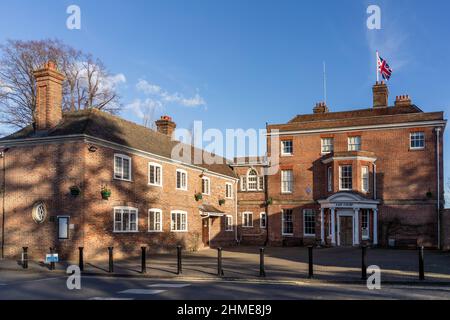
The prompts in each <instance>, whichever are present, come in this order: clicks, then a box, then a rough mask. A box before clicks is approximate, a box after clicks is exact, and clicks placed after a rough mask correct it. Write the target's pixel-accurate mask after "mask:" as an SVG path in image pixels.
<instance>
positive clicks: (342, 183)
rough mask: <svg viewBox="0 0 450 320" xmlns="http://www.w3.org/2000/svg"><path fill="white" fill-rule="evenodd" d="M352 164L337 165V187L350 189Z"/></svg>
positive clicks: (351, 186)
mask: <svg viewBox="0 0 450 320" xmlns="http://www.w3.org/2000/svg"><path fill="white" fill-rule="evenodd" d="M352 179H353V176H352V166H351V165H345V166H339V189H340V190H352V188H353V180H352Z"/></svg>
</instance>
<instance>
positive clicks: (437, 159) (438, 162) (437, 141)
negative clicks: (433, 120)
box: [435, 128, 441, 250]
mask: <svg viewBox="0 0 450 320" xmlns="http://www.w3.org/2000/svg"><path fill="white" fill-rule="evenodd" d="M435 130H436V163H437V229H438V230H437V235H438V249H439V250H440V249H441V214H440V211H441V164H440V160H441V157H440V143H439V138H440V133H441V128H436V129H435Z"/></svg>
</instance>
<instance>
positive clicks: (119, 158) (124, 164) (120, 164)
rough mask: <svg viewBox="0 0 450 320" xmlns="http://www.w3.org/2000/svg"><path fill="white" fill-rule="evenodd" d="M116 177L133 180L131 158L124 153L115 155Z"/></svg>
mask: <svg viewBox="0 0 450 320" xmlns="http://www.w3.org/2000/svg"><path fill="white" fill-rule="evenodd" d="M114 178H115V179H120V180H127V181H130V180H131V158H130V157H129V156H126V155H123V154H115V155H114Z"/></svg>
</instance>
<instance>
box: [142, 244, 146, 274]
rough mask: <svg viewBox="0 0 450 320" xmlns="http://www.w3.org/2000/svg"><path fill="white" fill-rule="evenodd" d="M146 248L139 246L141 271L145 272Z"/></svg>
mask: <svg viewBox="0 0 450 320" xmlns="http://www.w3.org/2000/svg"><path fill="white" fill-rule="evenodd" d="M146 250H147V247H141V273H147V258H146Z"/></svg>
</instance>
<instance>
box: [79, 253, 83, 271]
mask: <svg viewBox="0 0 450 320" xmlns="http://www.w3.org/2000/svg"><path fill="white" fill-rule="evenodd" d="M78 251H79V254H78V257H79V259H78V267H80V271H84V257H83V247H78Z"/></svg>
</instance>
